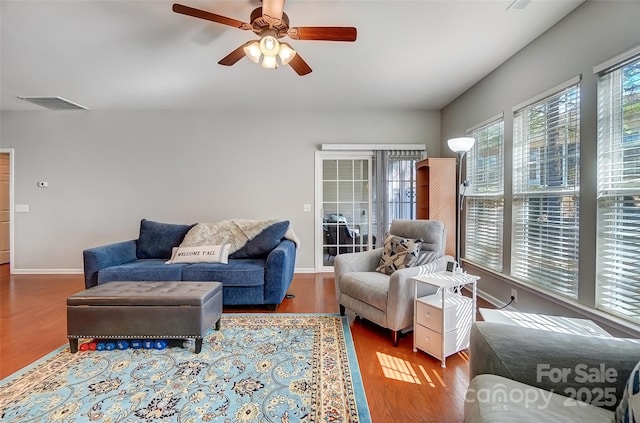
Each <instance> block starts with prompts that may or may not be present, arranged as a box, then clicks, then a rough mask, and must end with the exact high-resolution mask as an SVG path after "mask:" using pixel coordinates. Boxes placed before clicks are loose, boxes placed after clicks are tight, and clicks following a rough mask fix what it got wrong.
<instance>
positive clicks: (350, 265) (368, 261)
mask: <svg viewBox="0 0 640 423" xmlns="http://www.w3.org/2000/svg"><path fill="white" fill-rule="evenodd" d="M382 250H383V249H382V248H376V249H374V250H368V251H362V252H359V253H348V254H339V255H337V256H336V258H335V259H334V261H333V275H334V277H335V286H336V298H340V279H341V278H342V275H344V274H345V273H349V272H375V270H376V267H378V264H379V263H380V258H381V257H382Z"/></svg>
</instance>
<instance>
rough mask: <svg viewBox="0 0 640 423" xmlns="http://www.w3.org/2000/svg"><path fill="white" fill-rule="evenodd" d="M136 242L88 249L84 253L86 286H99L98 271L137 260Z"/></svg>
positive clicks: (124, 242) (131, 241)
mask: <svg viewBox="0 0 640 423" xmlns="http://www.w3.org/2000/svg"><path fill="white" fill-rule="evenodd" d="M136 246H137V241H136V240H130V241H123V242H117V243H114V244H108V245H102V246H100V247H94V248H88V249H86V250H84V251H83V252H82V257H83V261H84V286H85V288H87V289H89V288H91V287H92V286H96V285H98V271H99V270H101V269H104V268H106V267H110V266H117V265H120V264H124V263H129V262H132V261H135V260H136V259H137V256H136Z"/></svg>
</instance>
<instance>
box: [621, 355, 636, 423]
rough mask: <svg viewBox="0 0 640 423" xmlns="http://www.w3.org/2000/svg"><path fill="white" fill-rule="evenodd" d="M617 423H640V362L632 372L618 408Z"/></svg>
mask: <svg viewBox="0 0 640 423" xmlns="http://www.w3.org/2000/svg"><path fill="white" fill-rule="evenodd" d="M615 421H616V423H635V422H640V361H639V362H638V364H636V367H634V369H633V370H632V371H631V374H630V375H629V380H628V381H627V386H626V387H625V390H624V393H623V394H622V400H620V403H619V404H618V408H616V420H615Z"/></svg>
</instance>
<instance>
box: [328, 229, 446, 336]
mask: <svg viewBox="0 0 640 423" xmlns="http://www.w3.org/2000/svg"><path fill="white" fill-rule="evenodd" d="M389 233H390V234H393V235H398V236H401V237H404V238H412V239H422V240H423V242H422V247H421V253H420V259H419V261H418V263H420V265H418V266H414V267H408V268H405V269H399V270H396V271H395V272H393V273H392V274H391V275H387V274H384V273H381V272H377V271H376V267H378V264H379V262H380V257H381V256H382V252H383V248H376V249H374V250H370V251H363V252H358V253H350V254H340V255H338V256H337V257H336V259H335V262H334V275H335V284H336V296H337V299H338V304H339V305H340V314H341V315H343V316H344V314H345V311H346V309H349V310H351V311H353V312H354V313H355V314H356V315H357V316H359V317H362V318H364V319H367V320H369V321H371V322H373V323H375V324H377V325H380V326H382V327H384V328H387V329H390V330H391V331H392V340H393V345H394V346H397V345H398V338H399V336H400V334H401V332H403V331H408V330H411V328H412V326H413V297H414V289H415V288H414V284H413V281H412V280H411V278H412V277H414V276H419V275H425V274H427V273H431V272H438V271H442V270H445V268H446V265H447V261H450V260H452V258H451V257H448V256H445V255H444V249H445V243H446V229H445V228H444V224H443V223H442V222H440V221H436V220H394V221H393V222H391V228H390V229H389ZM434 293H435V288H430V287H428V286H427V285H426V284H420V286H419V295H421V296H423V295H429V294H434Z"/></svg>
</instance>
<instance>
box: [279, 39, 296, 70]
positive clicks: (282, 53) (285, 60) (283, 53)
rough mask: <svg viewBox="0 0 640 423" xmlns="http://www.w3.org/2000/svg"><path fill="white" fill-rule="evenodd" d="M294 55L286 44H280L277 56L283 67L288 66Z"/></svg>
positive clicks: (294, 52) (293, 51)
mask: <svg viewBox="0 0 640 423" xmlns="http://www.w3.org/2000/svg"><path fill="white" fill-rule="evenodd" d="M295 55H296V51H295V50H294V49H293V48H292V47H291V46H290V45H289V44H287V43H280V50H279V51H278V56H279V57H280V60H281V61H282V64H283V65H288V64H289V62H290V61H291V60H293V57H294V56H295Z"/></svg>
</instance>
